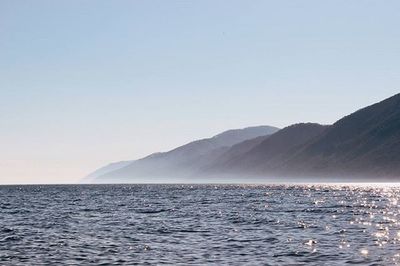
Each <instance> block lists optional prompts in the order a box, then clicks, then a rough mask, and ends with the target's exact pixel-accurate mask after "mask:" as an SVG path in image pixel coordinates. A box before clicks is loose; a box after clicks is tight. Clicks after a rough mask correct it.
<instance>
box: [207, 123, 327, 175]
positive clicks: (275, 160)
mask: <svg viewBox="0 0 400 266" xmlns="http://www.w3.org/2000/svg"><path fill="white" fill-rule="evenodd" d="M328 128H329V126H323V125H319V124H314V123H301V124H295V125H291V126H289V127H286V128H284V129H282V130H280V131H278V132H277V133H275V134H272V135H271V136H269V137H267V138H256V139H253V140H249V141H246V142H243V143H240V144H237V145H235V146H233V147H232V148H230V149H229V150H228V151H226V152H225V153H224V154H223V155H221V157H220V158H218V160H216V161H215V162H214V163H213V165H210V166H208V169H209V170H208V171H207V170H205V171H206V172H209V173H215V174H222V173H224V174H226V173H229V174H251V175H264V174H272V173H275V170H276V169H277V168H278V167H279V166H280V165H281V164H282V163H283V162H285V160H286V159H287V158H289V157H290V156H291V154H292V153H293V152H295V151H296V150H297V149H298V148H299V147H301V146H302V145H304V144H305V143H308V142H309V141H310V140H312V139H313V138H315V137H316V136H318V135H320V134H321V133H323V132H324V131H325V130H327V129H328Z"/></svg>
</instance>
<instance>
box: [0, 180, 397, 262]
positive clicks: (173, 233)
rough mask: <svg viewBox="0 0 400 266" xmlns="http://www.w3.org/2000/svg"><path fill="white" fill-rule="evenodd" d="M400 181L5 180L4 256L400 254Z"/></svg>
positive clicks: (380, 257) (315, 258)
mask: <svg viewBox="0 0 400 266" xmlns="http://www.w3.org/2000/svg"><path fill="white" fill-rule="evenodd" d="M399 192H400V188H399V187H388V186H382V185H380V186H349V185H337V186H327V185H92V186H84V185H82V186H1V187H0V199H1V200H0V207H1V208H0V222H1V224H0V225H1V228H0V265H33V264H41V263H43V264H51V265H54V264H57V265H58V264H60V263H65V264H82V265H88V264H100V263H104V264H132V263H149V264H183V265H188V264H202V265H204V264H214V265H224V264H225V265H243V264H245V263H249V264H266V265H287V264H295V265H299V264H300V265H343V264H347V263H348V264H355V263H358V264H363V265H382V264H383V265H393V264H399V263H400V252H399V247H400V219H399V218H400V205H399V202H398V199H399V195H400V194H399Z"/></svg>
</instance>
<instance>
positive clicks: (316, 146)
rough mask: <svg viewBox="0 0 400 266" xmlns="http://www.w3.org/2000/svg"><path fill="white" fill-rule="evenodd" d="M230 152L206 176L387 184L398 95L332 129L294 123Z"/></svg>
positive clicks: (398, 123) (398, 157)
mask: <svg viewBox="0 0 400 266" xmlns="http://www.w3.org/2000/svg"><path fill="white" fill-rule="evenodd" d="M239 145H242V144H239ZM233 149H234V147H232V148H231V150H229V151H227V152H225V154H223V155H222V156H221V157H220V158H218V159H217V160H216V161H215V162H214V164H213V165H210V166H209V167H208V169H205V168H204V173H207V174H209V173H212V174H214V175H222V174H225V175H226V174H228V175H231V176H232V175H242V176H246V175H250V176H258V177H263V178H268V177H273V178H280V179H281V178H282V177H284V178H289V177H290V178H296V177H297V178H314V180H315V178H323V179H321V181H323V180H340V181H351V180H366V179H373V180H375V181H390V180H393V179H396V178H399V177H400V94H397V95H395V96H393V97H390V98H388V99H386V100H384V101H381V102H379V103H376V104H374V105H371V106H369V107H366V108H363V109H361V110H358V111H356V112H355V113H353V114H350V115H348V116H346V117H344V118H342V119H340V120H339V121H337V122H336V123H334V124H333V125H331V126H321V125H318V124H310V123H308V124H296V125H292V126H289V127H287V128H284V129H282V130H280V131H278V132H277V133H275V134H273V135H271V136H270V137H268V138H266V139H265V140H263V141H262V142H260V143H259V144H257V145H255V146H253V147H252V148H251V149H249V150H248V151H247V152H244V153H243V152H242V153H238V152H236V151H234V150H233ZM227 154H228V155H227ZM298 180H299V179H298ZM397 180H398V179H397Z"/></svg>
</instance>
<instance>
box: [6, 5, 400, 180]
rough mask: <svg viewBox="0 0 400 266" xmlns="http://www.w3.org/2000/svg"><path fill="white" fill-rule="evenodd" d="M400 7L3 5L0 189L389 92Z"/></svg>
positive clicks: (346, 108) (329, 117)
mask: <svg viewBox="0 0 400 266" xmlns="http://www.w3.org/2000/svg"><path fill="white" fill-rule="evenodd" d="M399 13H400V1H397V0H393V1H387V0H375V1H368V0H365V1H351V0H350V1H349V0H331V1H329V0H328V1H320V0H315V1H312V0H305V1H288V0H280V1H267V0H262V1H257V0H254V1H245V0H242V1H234V0H229V1H228V0H227V1H222V0H202V1H173V0H170V1H164V0H159V1H154V0H146V1H139V0H136V1H130V0H127V1H122V0H115V1H105V0H104V1H101V0H97V1H86V0H81V1H78V0H68V1H67V0H64V1H53V0H49V1H43V0H37V1H28V0H20V1H15V0H0V132H1V135H0V183H2V184H16V183H74V182H77V181H79V179H81V178H82V177H84V176H85V175H87V174H88V173H90V172H91V171H93V170H95V169H96V168H98V167H101V166H103V165H105V164H107V163H109V162H114V161H121V160H130V159H137V158H140V157H142V156H144V155H147V154H149V153H152V152H156V151H166V150H168V149H171V148H173V147H176V146H178V145H181V144H185V143H187V142H189V141H192V140H195V139H199V138H205V137H210V136H213V135H215V134H217V133H220V132H222V131H224V130H226V129H231V128H243V127H247V126H255V125H272V126H277V127H285V126H288V125H290V124H293V123H297V122H318V123H322V124H330V123H333V122H335V121H336V120H338V119H339V118H341V117H342V116H344V115H347V114H349V113H351V112H354V111H355V110H357V109H359V108H361V107H364V106H366V105H369V104H372V103H375V102H377V101H380V100H383V99H384V98H386V97H389V96H391V95H394V94H396V93H399V92H400V75H399V72H400V71H399V70H400V68H399V65H400V31H399V28H400V16H399Z"/></svg>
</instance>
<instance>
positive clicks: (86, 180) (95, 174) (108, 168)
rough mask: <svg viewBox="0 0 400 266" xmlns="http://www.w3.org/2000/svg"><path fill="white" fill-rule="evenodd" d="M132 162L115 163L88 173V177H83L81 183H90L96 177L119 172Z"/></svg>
mask: <svg viewBox="0 0 400 266" xmlns="http://www.w3.org/2000/svg"><path fill="white" fill-rule="evenodd" d="M132 162H133V161H121V162H116V163H110V164H108V165H106V166H103V167H101V168H99V169H97V170H95V171H94V172H92V173H90V174H89V175H87V176H86V177H84V178H83V179H82V181H81V182H82V183H90V182H92V181H93V180H95V179H96V178H97V177H99V176H102V175H105V174H107V173H110V172H112V171H116V170H119V169H121V168H123V167H125V166H128V165H129V164H131V163H132Z"/></svg>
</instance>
